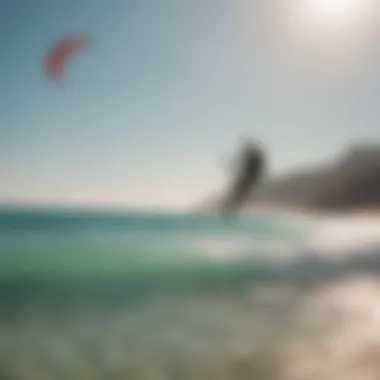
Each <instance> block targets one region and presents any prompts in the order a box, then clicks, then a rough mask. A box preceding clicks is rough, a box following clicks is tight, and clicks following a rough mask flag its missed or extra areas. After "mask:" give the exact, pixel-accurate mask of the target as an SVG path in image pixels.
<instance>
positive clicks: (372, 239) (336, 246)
mask: <svg viewBox="0 0 380 380" xmlns="http://www.w3.org/2000/svg"><path fill="white" fill-rule="evenodd" d="M377 244H379V245H380V216H378V217H364V216H350V217H348V216H347V217H343V216H342V217H335V218H326V219H325V220H322V221H320V222H319V225H318V226H317V227H316V228H315V229H314V230H312V231H311V233H310V234H309V236H308V245H309V247H311V248H313V249H315V250H319V251H325V252H326V251H329V252H334V253H337V252H341V253H343V252H344V251H348V250H350V251H351V250H352V249H356V248H365V247H368V246H373V245H377Z"/></svg>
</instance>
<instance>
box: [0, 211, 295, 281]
mask: <svg viewBox="0 0 380 380" xmlns="http://www.w3.org/2000/svg"><path fill="white" fill-rule="evenodd" d="M300 234H301V229H298V230H297V229H296V228H290V227H289V226H288V225H287V224H286V223H284V221H283V220H282V221H279V220H276V218H274V217H268V216H267V217H264V216H261V217H258V216H256V217H247V216H245V217H242V216H240V217H236V218H233V219H231V220H225V219H223V218H221V217H220V216H219V215H211V214H181V213H172V214H163V213H161V214H158V213H156V214H153V213H147V212H145V213H137V212H134V213H132V212H124V213H122V212H120V213H110V212H96V211H81V212H78V211H74V212H73V211H49V210H45V211H44V210H29V211H27V210H24V211H22V210H21V211H20V210H18V211H17V210H13V211H2V212H0V250H1V255H0V284H1V282H2V281H3V282H6V281H8V282H11V281H12V280H13V281H16V280H17V282H18V283H21V281H22V280H25V281H29V282H30V281H36V282H38V281H42V280H45V281H51V282H52V283H53V282H58V281H60V283H61V285H62V284H64V283H65V281H67V282H68V283H69V284H70V285H72V284H73V281H78V282H81V283H85V282H88V283H91V282H92V283H93V282H96V281H103V283H104V285H106V284H107V283H110V284H114V283H115V282H119V283H120V284H121V283H123V286H127V285H128V283H129V285H132V284H138V283H139V284H140V285H147V284H149V282H153V283H154V282H155V281H156V282H157V281H160V282H168V283H170V282H173V284H172V285H173V286H175V282H176V281H177V282H178V283H180V282H186V281H187V282H191V281H194V282H196V281H199V280H200V279H201V278H202V279H203V280H204V281H207V280H208V277H209V278H212V277H214V279H216V277H218V278H219V280H220V278H221V277H225V278H228V277H235V278H238V277H239V274H241V275H242V276H244V273H245V272H250V271H252V270H254V267H255V264H254V263H252V264H251V265H249V267H248V266H247V261H249V260H253V261H255V259H256V265H257V266H258V265H259V258H260V257H263V254H264V253H265V252H266V251H268V249H270V248H269V247H270V246H271V244H272V245H273V242H275V241H277V244H283V245H284V244H288V243H290V242H295V241H296V240H297V238H298V239H299V237H300Z"/></svg>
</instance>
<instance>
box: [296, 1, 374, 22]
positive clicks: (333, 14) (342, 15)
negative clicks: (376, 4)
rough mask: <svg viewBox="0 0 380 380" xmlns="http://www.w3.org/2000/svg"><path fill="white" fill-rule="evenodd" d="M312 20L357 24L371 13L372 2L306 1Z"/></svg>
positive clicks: (304, 2)
mask: <svg viewBox="0 0 380 380" xmlns="http://www.w3.org/2000/svg"><path fill="white" fill-rule="evenodd" d="M303 4H304V5H305V6H306V7H307V8H308V13H309V14H310V16H312V18H314V19H316V20H320V21H322V22H328V23H333V24H334V25H336V24H340V23H351V22H356V21H358V20H360V19H362V18H363V17H365V16H366V15H368V14H369V13H370V11H371V6H370V0H304V1H303Z"/></svg>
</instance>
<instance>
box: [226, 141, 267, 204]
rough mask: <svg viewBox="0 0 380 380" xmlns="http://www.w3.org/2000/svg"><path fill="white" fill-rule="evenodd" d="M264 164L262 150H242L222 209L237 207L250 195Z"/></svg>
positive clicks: (253, 148) (251, 148)
mask: <svg viewBox="0 0 380 380" xmlns="http://www.w3.org/2000/svg"><path fill="white" fill-rule="evenodd" d="M263 166H264V157H263V154H262V152H261V151H260V150H259V149H257V148H255V147H251V146H249V147H247V148H246V149H245V150H244V152H243V157H242V164H241V168H240V171H239V173H238V176H237V179H236V181H235V183H234V184H233V186H232V189H231V191H230V194H229V196H228V197H227V201H226V202H225V205H224V207H223V208H224V211H233V210H235V209H237V208H239V207H240V206H241V205H242V204H243V203H244V202H245V201H247V199H248V198H249V196H250V195H251V190H252V189H253V188H254V187H255V185H256V184H257V182H258V180H259V179H260V178H261V175H262V172H263Z"/></svg>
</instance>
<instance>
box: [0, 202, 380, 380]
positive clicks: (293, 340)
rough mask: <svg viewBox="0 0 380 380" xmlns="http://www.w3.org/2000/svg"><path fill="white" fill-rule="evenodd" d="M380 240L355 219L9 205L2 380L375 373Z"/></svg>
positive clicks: (3, 215)
mask: <svg viewBox="0 0 380 380" xmlns="http://www.w3.org/2000/svg"><path fill="white" fill-rule="evenodd" d="M379 242H380V222H379V220H359V219H357V218H356V219H352V220H350V219H349V218H347V217H342V218H337V219H334V218H320V217H318V218H316V217H311V216H308V217H306V216H302V217H299V216H298V217H295V216H292V217H290V216H289V215H287V216H285V215H281V214H274V213H272V214H269V213H261V214H255V215H251V216H239V217H236V218H232V219H229V220H226V219H221V218H220V217H219V216H218V215H211V214H199V213H198V214H195V213H193V214H190V213H187V214H185V213H148V212H105V211H95V210H92V211H91V210H88V211H83V210H81V211H78V210H74V211H73V210H36V209H29V210H20V209H19V210H15V209H13V210H11V209H3V210H2V211H1V212H0V379H1V380H13V379H17V380H37V379H38V380H44V379H46V380H47V379H49V380H50V379H54V380H55V379H63V380H66V379H67V380H69V379H70V380H82V379H83V380H85V379H86V380H92V379H94V380H97V379H104V380H121V379H126V380H127V379H128V380H157V379H159V380H166V379H168V380H172V379H173V380H178V379H188V380H238V379H263V380H280V379H281V380H283V379H289V380H297V379H299V380H306V379H311V378H312V379H318V380H319V379H321V380H322V379H323V380H325V379H328V378H334V379H335V378H345V379H358V378H360V376H359V375H358V373H359V372H360V371H362V372H363V373H369V372H368V371H375V372H374V373H380V370H379V368H378V364H377V363H378V358H377V357H376V356H374V355H373V354H372V353H371V352H370V353H368V349H369V350H370V349H371V347H372V346H373V342H374V340H373V339H374V337H375V336H380V325H379V324H378V323H376V321H378V319H376V318H374V316H375V315H376V313H378V310H379V302H378V300H379V299H380V288H379V285H378V283H379V282H378V273H379V272H380V259H379V257H380V255H379V252H380V251H379V249H378V247H379ZM363 327H365V328H366V329H367V330H368V331H367V330H365V329H363ZM366 331H367V332H366ZM359 337H360V339H362V340H360V341H358V339H359ZM379 343H380V342H377V343H376V344H379ZM352 347H353V348H352ZM326 353H328V354H327V356H326ZM350 355H351V356H350ZM365 355H367V356H368V357H370V358H372V357H373V358H374V359H373V360H372V361H371V360H367V361H366V362H363V361H360V358H362V357H364V356H365ZM371 355H372V356H371ZM342 358H343V359H342ZM303 363H307V365H303ZM345 363H346V364H345ZM347 363H354V364H355V363H357V364H355V365H354V366H353V367H352V366H351V367H350V371H349V372H350V374H352V376H351V375H348V374H347V368H348V365H347ZM363 363H364V364H363ZM301 364H302V365H301ZM366 371H367V372H366ZM376 371H377V372H376ZM331 374H335V375H334V376H332V375H331ZM350 376H351V377H350ZM355 376H356V377H355ZM362 378H365V377H362ZM367 378H368V377H367Z"/></svg>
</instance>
